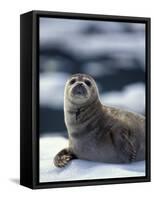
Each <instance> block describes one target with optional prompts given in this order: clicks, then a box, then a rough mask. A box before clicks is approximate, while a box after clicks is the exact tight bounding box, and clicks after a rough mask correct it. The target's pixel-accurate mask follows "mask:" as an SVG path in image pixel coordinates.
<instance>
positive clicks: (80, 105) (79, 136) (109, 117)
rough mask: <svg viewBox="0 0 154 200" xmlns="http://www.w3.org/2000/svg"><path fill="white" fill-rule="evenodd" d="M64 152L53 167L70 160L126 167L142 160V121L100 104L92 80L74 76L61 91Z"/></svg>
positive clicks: (143, 139) (87, 76) (78, 75)
mask: <svg viewBox="0 0 154 200" xmlns="http://www.w3.org/2000/svg"><path fill="white" fill-rule="evenodd" d="M64 118H65V124H66V127H67V131H68V136H69V145H68V148H65V149H63V150H61V151H60V152H59V153H58V154H57V155H56V156H55V158H54V164H55V166H57V167H64V166H65V165H67V164H68V163H69V162H70V161H71V160H72V159H84V160H89V161H96V162H105V163H130V162H133V161H139V160H144V159H145V117H144V116H141V115H139V114H136V113H133V112H129V111H126V110H122V109H119V108H114V107H110V106H107V105H104V104H101V102H100V99H99V92H98V88H97V85H96V82H95V81H94V79H93V78H92V77H91V76H89V75H86V74H75V75H73V76H72V77H71V78H70V79H69V80H68V81H67V82H66V86H65V91H64Z"/></svg>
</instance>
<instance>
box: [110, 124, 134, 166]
mask: <svg viewBox="0 0 154 200" xmlns="http://www.w3.org/2000/svg"><path fill="white" fill-rule="evenodd" d="M113 132H114V134H112V139H113V143H114V146H115V148H116V150H117V154H118V157H119V158H120V160H121V161H122V162H126V163H129V162H132V161H135V160H136V154H137V142H136V138H135V137H134V135H133V134H132V133H131V132H130V130H129V128H121V127H119V128H118V127H116V129H114V131H113Z"/></svg>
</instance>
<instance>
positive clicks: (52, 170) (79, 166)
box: [40, 136, 145, 182]
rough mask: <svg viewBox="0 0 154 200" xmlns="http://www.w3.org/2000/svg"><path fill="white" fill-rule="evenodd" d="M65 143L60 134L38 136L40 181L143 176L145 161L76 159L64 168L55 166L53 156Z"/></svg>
mask: <svg viewBox="0 0 154 200" xmlns="http://www.w3.org/2000/svg"><path fill="white" fill-rule="evenodd" d="M67 145H68V140H67V139H66V138H63V137H62V136H44V137H41V138H40V182H53V181H54V182H55V181H70V180H87V179H103V178H120V177H139V176H145V161H140V162H136V163H132V164H106V163H97V162H91V161H85V160H79V159H78V160H72V161H71V162H70V164H68V166H66V167H64V168H56V167H55V166H54V164H53V158H54V156H55V155H56V154H57V153H58V152H59V151H60V150H62V149H63V148H65V147H67Z"/></svg>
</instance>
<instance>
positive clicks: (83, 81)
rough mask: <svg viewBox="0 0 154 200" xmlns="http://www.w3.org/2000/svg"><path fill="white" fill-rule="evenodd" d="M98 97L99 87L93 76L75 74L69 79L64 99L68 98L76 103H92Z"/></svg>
mask: <svg viewBox="0 0 154 200" xmlns="http://www.w3.org/2000/svg"><path fill="white" fill-rule="evenodd" d="M92 94H93V95H92ZM92 97H93V98H92ZM96 98H98V89H97V86H96V84H95V81H94V80H93V78H92V77H91V76H89V75H87V74H74V75H73V76H72V77H71V78H70V79H69V80H68V81H67V83H66V86H65V95H64V100H68V101H70V102H72V103H73V104H76V105H81V104H82V105H84V104H88V103H91V102H92V101H94V100H95V99H96Z"/></svg>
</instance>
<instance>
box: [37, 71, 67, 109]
mask: <svg viewBox="0 0 154 200" xmlns="http://www.w3.org/2000/svg"><path fill="white" fill-rule="evenodd" d="M68 77H69V75H68V74H67V73H55V72H54V73H43V74H41V75H40V105H46V106H48V107H52V108H53V109H62V108H63V101H64V87H65V83H66V80H67V79H68Z"/></svg>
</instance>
